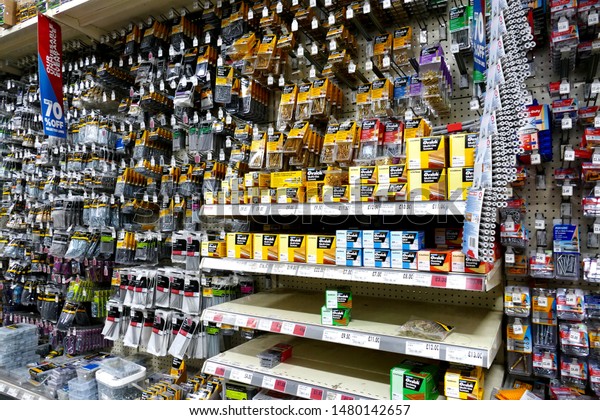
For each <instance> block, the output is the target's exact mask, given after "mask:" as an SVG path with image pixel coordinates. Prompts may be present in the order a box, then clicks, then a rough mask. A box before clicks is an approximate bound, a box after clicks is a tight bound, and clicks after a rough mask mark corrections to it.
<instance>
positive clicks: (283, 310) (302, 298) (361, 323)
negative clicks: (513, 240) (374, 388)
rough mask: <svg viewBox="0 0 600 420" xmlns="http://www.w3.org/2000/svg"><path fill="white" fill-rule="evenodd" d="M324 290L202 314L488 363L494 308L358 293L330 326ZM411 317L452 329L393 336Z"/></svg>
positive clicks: (496, 340) (494, 338)
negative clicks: (345, 315)
mask: <svg viewBox="0 0 600 420" xmlns="http://www.w3.org/2000/svg"><path fill="white" fill-rule="evenodd" d="M324 296H325V295H324V293H313V292H301V291H296V290H293V291H290V290H284V289H278V290H275V291H272V292H265V293H258V294H255V295H251V296H247V297H244V298H241V299H237V300H234V301H231V302H227V303H222V304H220V305H216V306H212V307H210V308H208V309H206V310H205V311H204V312H203V314H202V319H203V320H204V321H205V322H215V323H217V324H227V325H233V326H237V327H244V328H252V329H256V330H261V331H269V332H277V333H281V334H285V335H293V336H299V337H304V338H310V339H313V340H319V341H327V342H330V343H331V342H333V343H341V344H346V345H349V346H355V347H363V348H367V349H371V350H382V351H388V352H392V353H400V354H406V355H412V356H419V357H424V358H428V359H436V360H445V361H448V362H457V363H465V364H470V365H475V366H482V367H485V368H489V367H490V366H491V365H492V362H493V361H494V358H495V357H496V354H497V353H498V349H499V348H500V344H501V342H502V339H501V328H502V313H501V312H500V311H491V310H487V309H480V308H465V307H461V306H452V305H444V306H441V305H437V304H431V303H424V302H412V301H399V300H394V299H380V298H373V297H366V296H360V297H354V302H353V307H352V321H351V322H350V324H349V326H347V327H333V326H324V325H321V315H320V314H321V306H322V305H323V304H324V301H325V299H324ZM412 317H416V318H417V319H429V320H437V321H440V322H444V323H446V324H448V325H452V326H454V331H452V333H450V335H448V337H447V338H446V339H445V340H444V341H428V340H422V339H416V338H405V337H400V336H398V334H397V333H398V328H399V327H400V325H402V324H404V323H405V322H406V321H408V320H409V319H411V318H412ZM371 356H373V354H372V353H371Z"/></svg>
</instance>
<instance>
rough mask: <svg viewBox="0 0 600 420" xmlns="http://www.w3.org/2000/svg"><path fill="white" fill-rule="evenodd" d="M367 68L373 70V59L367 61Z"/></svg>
mask: <svg viewBox="0 0 600 420" xmlns="http://www.w3.org/2000/svg"><path fill="white" fill-rule="evenodd" d="M365 70H366V71H371V70H373V62H372V61H371V60H367V61H366V63H365Z"/></svg>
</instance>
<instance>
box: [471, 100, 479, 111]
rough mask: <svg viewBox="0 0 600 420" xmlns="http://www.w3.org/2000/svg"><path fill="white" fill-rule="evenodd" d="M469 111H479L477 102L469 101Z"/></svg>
mask: <svg viewBox="0 0 600 420" xmlns="http://www.w3.org/2000/svg"><path fill="white" fill-rule="evenodd" d="M469 109H470V110H471V111H477V110H478V109H479V100H478V99H471V102H469Z"/></svg>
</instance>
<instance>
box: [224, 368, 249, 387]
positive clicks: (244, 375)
mask: <svg viewBox="0 0 600 420" xmlns="http://www.w3.org/2000/svg"><path fill="white" fill-rule="evenodd" d="M253 376H254V374H253V373H252V372H247V371H245V370H240V369H231V374H230V375H229V379H231V380H233V381H236V382H241V383H243V384H251V383H252V377H253Z"/></svg>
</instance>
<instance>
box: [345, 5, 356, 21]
mask: <svg viewBox="0 0 600 420" xmlns="http://www.w3.org/2000/svg"><path fill="white" fill-rule="evenodd" d="M353 17H354V10H352V7H348V9H346V19H352V18H353Z"/></svg>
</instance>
